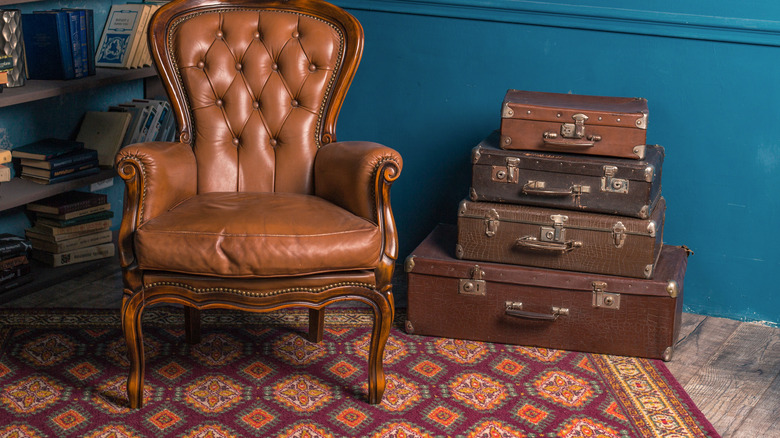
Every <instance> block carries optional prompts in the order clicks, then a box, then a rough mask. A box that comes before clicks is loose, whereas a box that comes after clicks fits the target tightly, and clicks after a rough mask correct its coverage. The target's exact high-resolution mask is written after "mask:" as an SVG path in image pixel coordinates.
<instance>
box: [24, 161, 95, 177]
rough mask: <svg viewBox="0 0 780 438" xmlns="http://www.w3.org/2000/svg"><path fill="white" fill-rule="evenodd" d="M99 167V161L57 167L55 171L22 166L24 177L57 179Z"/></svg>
mask: <svg viewBox="0 0 780 438" xmlns="http://www.w3.org/2000/svg"><path fill="white" fill-rule="evenodd" d="M93 167H98V160H97V159H95V160H93V161H82V162H80V163H74V164H69V165H67V166H61V167H56V168H54V169H40V168H37V167H29V166H25V165H22V176H33V177H37V178H55V177H58V176H63V175H68V174H70V173H76V172H80V171H82V170H86V169H91V168H93Z"/></svg>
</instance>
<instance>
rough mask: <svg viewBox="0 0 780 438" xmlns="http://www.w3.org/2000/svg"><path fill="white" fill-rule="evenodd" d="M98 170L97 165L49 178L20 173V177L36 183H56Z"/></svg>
mask: <svg viewBox="0 0 780 438" xmlns="http://www.w3.org/2000/svg"><path fill="white" fill-rule="evenodd" d="M98 172H100V169H99V168H97V167H90V168H89V169H84V170H79V171H78V172H73V173H69V174H67V175H60V176H54V177H51V178H41V177H37V176H32V175H24V174H23V175H22V176H21V178H22V179H25V180H27V181H31V182H34V183H36V184H57V183H61V182H64V181H70V180H73V179H77V178H83V177H85V176H89V175H94V174H96V173H98Z"/></svg>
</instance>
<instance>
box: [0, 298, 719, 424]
mask: <svg viewBox="0 0 780 438" xmlns="http://www.w3.org/2000/svg"><path fill="white" fill-rule="evenodd" d="M306 318H307V312H306V311H304V310H301V311H298V310H293V311H286V312H279V313H273V314H264V315H255V314H249V313H235V312H221V311H207V312H205V313H204V317H203V332H202V333H203V336H202V337H203V340H202V342H201V343H200V344H199V345H197V346H189V345H187V344H186V343H185V342H184V332H183V329H182V327H183V317H182V312H181V310H180V309H173V308H165V307H160V308H155V309H151V310H148V311H147V312H146V314H145V315H144V329H145V330H144V333H145V344H146V352H147V353H146V354H147V366H146V387H145V398H146V405H145V406H144V408H142V409H140V410H130V409H128V408H127V407H126V404H127V402H126V395H125V392H124V385H125V379H126V372H127V367H128V362H127V359H126V357H125V346H124V340H123V337H122V336H121V330H120V328H119V315H118V312H111V311H73V310H69V311H38V312H35V311H28V312H23V311H5V312H0V345H2V349H1V350H0V437H70V436H88V437H117V438H118V437H145V436H155V437H162V436H177V437H247V436H259V437H301V438H302V437H394V438H401V437H407V438H410V437H480V438H483V437H484V438H488V437H491V438H492V437H597V436H598V437H621V438H627V437H708V436H711V437H717V436H718V434H717V433H716V432H715V431H714V429H713V428H712V426H711V425H710V423H709V422H708V421H707V420H706V419H705V418H704V416H703V415H701V413H700V412H699V410H698V409H697V408H696V407H695V406H694V405H693V403H692V402H691V400H690V398H689V397H688V396H687V395H686V394H685V393H684V391H683V390H682V388H681V387H680V386H679V385H678V384H677V383H676V382H675V381H674V378H673V377H672V376H671V375H670V374H669V372H668V371H667V369H666V366H665V365H664V364H663V363H662V362H659V361H655V360H645V359H636V358H626V357H617V356H603V355H593V354H585V353H575V352H563V351H556V350H545V349H537V348H525V347H517V346H511V345H501V344H488V343H479V342H471V341H457V340H452V339H444V338H432V337H423V336H413V335H408V334H406V333H405V332H403V331H402V330H401V329H400V328H399V327H400V326H397V327H396V328H394V329H393V331H392V333H391V337H390V340H389V341H388V345H387V349H386V353H385V372H386V373H387V390H386V392H385V397H384V401H383V403H382V404H381V405H379V406H371V405H368V404H367V403H365V401H364V400H365V397H366V392H367V384H366V381H367V378H366V372H367V371H366V368H367V366H366V361H367V347H366V346H367V343H368V340H369V336H370V323H371V315H370V314H369V313H367V311H365V310H363V309H357V310H356V309H343V308H336V309H332V310H329V311H328V312H327V317H326V333H325V339H324V341H323V342H322V343H320V344H311V343H309V342H307V341H305V340H304V339H303V338H301V336H300V334H301V332H302V331H303V330H305V328H306ZM399 319H400V317H399Z"/></svg>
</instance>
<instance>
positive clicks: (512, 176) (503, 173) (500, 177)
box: [491, 157, 520, 184]
mask: <svg viewBox="0 0 780 438" xmlns="http://www.w3.org/2000/svg"><path fill="white" fill-rule="evenodd" d="M519 166H520V159H519V158H517V157H507V158H506V166H493V173H492V178H491V179H492V180H493V181H494V182H505V183H507V184H517V182H518V181H519V180H520V172H519V171H518V167H519Z"/></svg>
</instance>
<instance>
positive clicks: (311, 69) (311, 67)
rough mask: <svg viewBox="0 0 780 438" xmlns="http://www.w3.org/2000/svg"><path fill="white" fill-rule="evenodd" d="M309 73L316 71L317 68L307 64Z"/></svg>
mask: <svg viewBox="0 0 780 438" xmlns="http://www.w3.org/2000/svg"><path fill="white" fill-rule="evenodd" d="M309 71H317V66H316V65H314V64H309Z"/></svg>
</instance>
